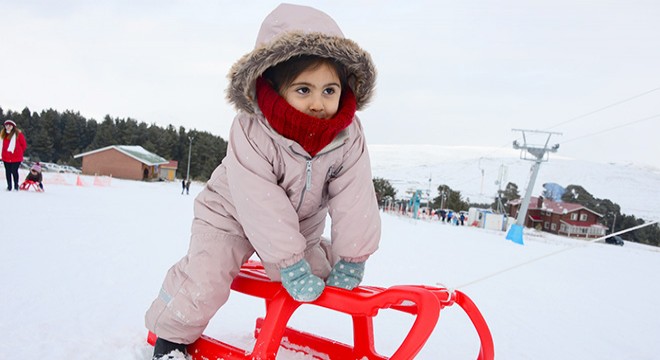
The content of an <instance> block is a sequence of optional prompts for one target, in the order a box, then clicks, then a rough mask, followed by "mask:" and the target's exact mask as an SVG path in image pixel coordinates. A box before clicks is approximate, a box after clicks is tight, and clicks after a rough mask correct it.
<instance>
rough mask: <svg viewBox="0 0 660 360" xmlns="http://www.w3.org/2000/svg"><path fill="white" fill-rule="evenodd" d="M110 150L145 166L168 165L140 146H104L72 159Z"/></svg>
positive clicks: (162, 159)
mask: <svg viewBox="0 0 660 360" xmlns="http://www.w3.org/2000/svg"><path fill="white" fill-rule="evenodd" d="M110 149H115V150H117V151H119V152H120V153H122V154H124V155H126V156H129V157H132V158H133V159H135V160H137V161H139V162H141V163H143V164H145V165H147V166H155V165H162V164H167V163H169V161H168V160H165V159H164V158H162V157H160V156H158V155H156V154H154V153H152V152H150V151H147V150H145V148H143V147H142V146H139V145H110V146H106V147H104V148H100V149H96V150H92V151H88V152H85V153H82V154H78V155H74V156H73V157H74V158H79V157H83V156H87V155H91V154H95V153H99V152H102V151H106V150H110Z"/></svg>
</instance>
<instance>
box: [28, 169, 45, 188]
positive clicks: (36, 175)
mask: <svg viewBox="0 0 660 360" xmlns="http://www.w3.org/2000/svg"><path fill="white" fill-rule="evenodd" d="M25 181H33V182H35V183H37V185H39V189H41V191H43V190H44V184H43V183H42V182H43V175H42V174H41V165H39V164H38V163H37V164H34V165H32V166H31V167H30V173H29V174H27V176H26V177H25Z"/></svg>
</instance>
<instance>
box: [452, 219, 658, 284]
mask: <svg viewBox="0 0 660 360" xmlns="http://www.w3.org/2000/svg"><path fill="white" fill-rule="evenodd" d="M659 222H660V220H655V221H652V222H648V223H644V224H641V225H637V226H634V227H631V228H628V229H624V230H621V231H617V232H615V233H612V234H609V235H605V236H601V237H599V238H595V239H592V240H589V241H587V242H586V243H584V244H579V245H575V246H569V247H566V248H563V249H560V250H557V251H553V252H550V253H548V254H545V255H542V256H539V257H537V258H534V259H531V260H528V261H525V262H522V263H520V264H517V265H514V266H510V267H508V268H505V269H502V270H499V271H496V272H494V273H491V274H489V275H486V276H483V277H481V278H478V279H476V280H473V281H470V282H467V283H465V284H462V285H459V286H456V287H454V288H453V289H462V288H465V287H468V286H470V285H474V284H476V283H479V282H481V281H484V280H487V279H490V278H492V277H495V276H497V275H500V274H503V273H505V272H508V271H511V270H515V269H518V268H521V267H523V266H526V265H529V264H532V263H535V262H537V261H540V260H542V259H545V258H549V257H551V256H554V255H557V254H560V253H562V252H565V251H569V250H573V249H576V248H579V247H585V246H588V245H591V244H593V243H595V242H598V241H602V240H605V239H607V238H609V237H612V236H615V235H620V234H625V233H627V232H630V231H634V230H637V229H641V228H643V227H646V226H650V225H654V224H658V223H659Z"/></svg>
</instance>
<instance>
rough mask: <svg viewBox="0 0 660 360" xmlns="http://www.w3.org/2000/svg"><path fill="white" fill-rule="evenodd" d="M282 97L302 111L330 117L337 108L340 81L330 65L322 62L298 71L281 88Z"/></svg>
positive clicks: (320, 116)
mask: <svg viewBox="0 0 660 360" xmlns="http://www.w3.org/2000/svg"><path fill="white" fill-rule="evenodd" d="M282 97H284V99H286V101H287V102H288V103H289V105H291V106H293V107H294V108H296V110H298V111H300V112H302V113H305V114H307V115H310V116H314V117H316V118H319V119H330V118H332V117H333V116H335V114H336V113H337V109H338V108H339V99H340V97H341V82H340V80H339V76H337V73H336V72H335V70H334V69H333V68H332V67H331V66H329V65H326V64H322V65H320V66H318V67H317V68H316V69H309V70H305V71H303V72H302V73H300V75H298V77H296V78H295V79H294V80H293V82H292V83H291V85H289V86H288V87H287V88H285V89H282Z"/></svg>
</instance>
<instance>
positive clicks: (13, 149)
mask: <svg viewBox="0 0 660 360" xmlns="http://www.w3.org/2000/svg"><path fill="white" fill-rule="evenodd" d="M3 125H4V126H3V127H2V130H1V131H0V139H2V162H3V164H4V165H5V176H6V177H7V191H11V189H12V184H13V185H14V190H16V191H18V168H19V167H20V166H21V162H23V153H24V152H25V149H26V148H27V142H26V141H25V136H23V132H22V131H21V130H20V129H19V128H18V127H17V126H16V123H15V122H14V121H13V120H9V119H7V120H5V122H4V124H3Z"/></svg>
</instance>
